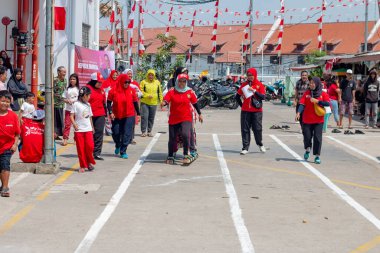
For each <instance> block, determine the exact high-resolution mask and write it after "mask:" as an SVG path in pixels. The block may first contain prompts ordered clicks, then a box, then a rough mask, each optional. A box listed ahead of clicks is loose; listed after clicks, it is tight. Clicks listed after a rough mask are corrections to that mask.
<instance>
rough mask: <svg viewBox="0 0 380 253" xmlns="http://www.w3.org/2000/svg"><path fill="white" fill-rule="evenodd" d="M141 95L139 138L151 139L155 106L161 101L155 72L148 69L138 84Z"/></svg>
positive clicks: (160, 92) (159, 87) (159, 86)
mask: <svg viewBox="0 0 380 253" xmlns="http://www.w3.org/2000/svg"><path fill="white" fill-rule="evenodd" d="M140 88H141V91H142V93H143V95H142V98H141V137H145V136H147V134H146V132H147V130H148V136H149V137H153V134H152V130H153V124H154V118H155V117H156V111H157V105H159V104H160V103H161V101H162V88H161V83H160V81H158V80H157V78H156V71H154V70H153V69H149V70H148V72H147V74H146V78H145V79H144V80H143V81H142V82H141V83H140Z"/></svg>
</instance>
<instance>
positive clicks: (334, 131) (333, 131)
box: [331, 128, 342, 134]
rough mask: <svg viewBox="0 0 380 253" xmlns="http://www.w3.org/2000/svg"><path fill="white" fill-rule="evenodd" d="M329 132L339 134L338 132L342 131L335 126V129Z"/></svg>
mask: <svg viewBox="0 0 380 253" xmlns="http://www.w3.org/2000/svg"><path fill="white" fill-rule="evenodd" d="M331 132H332V133H334V134H339V133H341V132H342V131H340V130H338V129H336V128H335V129H334V130H332V131H331Z"/></svg>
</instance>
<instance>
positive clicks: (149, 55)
mask: <svg viewBox="0 0 380 253" xmlns="http://www.w3.org/2000/svg"><path fill="white" fill-rule="evenodd" d="M145 60H146V62H147V63H149V64H150V63H152V55H151V54H147V55H145Z"/></svg>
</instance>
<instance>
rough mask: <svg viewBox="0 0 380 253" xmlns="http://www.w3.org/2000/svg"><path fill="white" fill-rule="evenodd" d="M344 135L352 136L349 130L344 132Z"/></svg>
mask: <svg viewBox="0 0 380 253" xmlns="http://www.w3.org/2000/svg"><path fill="white" fill-rule="evenodd" d="M344 134H348V135H351V134H354V133H353V132H351V131H350V130H346V131H344Z"/></svg>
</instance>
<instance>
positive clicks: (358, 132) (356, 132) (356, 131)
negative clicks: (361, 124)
mask: <svg viewBox="0 0 380 253" xmlns="http://www.w3.org/2000/svg"><path fill="white" fill-rule="evenodd" d="M355 134H364V132H363V131H361V130H355Z"/></svg>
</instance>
